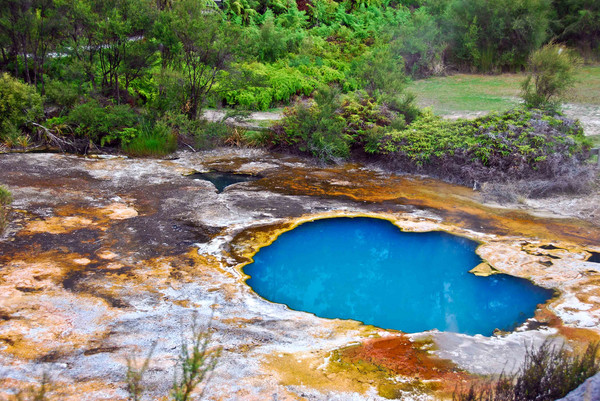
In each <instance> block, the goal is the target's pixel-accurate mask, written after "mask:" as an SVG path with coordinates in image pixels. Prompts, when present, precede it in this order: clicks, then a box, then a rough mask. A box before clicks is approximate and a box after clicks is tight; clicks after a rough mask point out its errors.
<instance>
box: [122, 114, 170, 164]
mask: <svg viewBox="0 0 600 401" xmlns="http://www.w3.org/2000/svg"><path fill="white" fill-rule="evenodd" d="M125 132H126V133H125ZM121 134H122V135H121V147H122V148H123V150H124V151H125V152H126V153H127V154H129V155H131V156H164V155H167V154H169V153H172V152H174V151H175V150H176V149H177V137H176V136H175V135H173V133H172V132H171V129H170V128H169V127H168V126H167V125H166V123H165V122H164V121H157V122H156V123H155V124H154V125H152V124H149V123H146V124H142V125H141V126H139V127H137V128H125V129H124V130H123V131H122V132H121Z"/></svg>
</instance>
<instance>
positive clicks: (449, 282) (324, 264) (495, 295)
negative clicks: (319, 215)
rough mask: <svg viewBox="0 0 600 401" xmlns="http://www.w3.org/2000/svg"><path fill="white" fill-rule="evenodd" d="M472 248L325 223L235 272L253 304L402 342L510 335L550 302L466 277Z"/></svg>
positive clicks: (431, 237)
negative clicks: (405, 336)
mask: <svg viewBox="0 0 600 401" xmlns="http://www.w3.org/2000/svg"><path fill="white" fill-rule="evenodd" d="M476 247H477V243H476V242H474V241H471V240H468V239H465V238H461V237H457V236H454V235H450V234H447V233H443V232H428V233H406V232H402V231H400V230H399V229H398V228H397V227H396V226H394V225H393V224H392V223H390V222H388V221H385V220H378V219H370V218H336V219H325V220H318V221H314V222H310V223H306V224H303V225H301V226H299V227H297V228H296V229H294V230H292V231H289V232H286V233H284V234H282V235H281V236H280V237H279V238H278V239H277V240H276V241H275V242H274V243H273V244H272V245H270V246H268V247H265V248H263V249H261V250H260V251H259V252H258V253H257V254H256V255H255V256H254V263H252V264H249V265H247V266H246V267H244V272H245V273H246V274H247V275H249V276H251V278H250V279H248V280H247V283H248V284H249V285H250V286H251V287H252V288H253V289H254V290H255V291H256V293H257V294H259V295H260V296H262V297H264V298H266V299H268V300H270V301H273V302H277V303H283V304H286V305H288V306H289V307H290V308H292V309H296V310H301V311H306V312H311V313H314V314H316V315H317V316H320V317H325V318H341V319H354V320H359V321H361V322H363V323H365V324H372V325H374V326H378V327H382V328H386V329H397V330H401V331H404V332H420V331H425V330H429V329H434V328H437V329H439V330H441V331H453V332H460V333H466V334H483V335H491V334H492V333H493V331H494V329H496V328H499V329H502V330H512V329H514V328H515V327H516V326H518V325H519V324H521V323H523V322H524V321H525V320H526V319H527V318H529V317H531V316H533V313H534V310H535V308H536V305H537V304H539V303H544V302H545V301H546V300H547V299H549V298H550V297H551V296H552V293H553V292H552V291H551V290H547V289H544V288H540V287H537V286H535V285H533V284H532V283H530V282H529V281H527V280H524V279H520V278H516V277H512V276H508V275H493V276H490V277H477V276H475V275H473V274H470V273H468V271H469V270H470V269H472V268H473V267H475V266H476V265H477V264H479V263H480V262H481V259H480V258H479V256H477V255H476V254H475V252H474V251H475V248H476Z"/></svg>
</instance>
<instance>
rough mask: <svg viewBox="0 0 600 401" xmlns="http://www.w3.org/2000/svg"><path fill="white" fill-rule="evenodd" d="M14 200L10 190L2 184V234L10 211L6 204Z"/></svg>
mask: <svg viewBox="0 0 600 401" xmlns="http://www.w3.org/2000/svg"><path fill="white" fill-rule="evenodd" d="M11 202H12V196H11V194H10V192H9V191H8V190H7V189H6V188H4V187H3V186H1V185H0V235H1V234H3V233H4V230H5V229H6V226H7V224H8V211H7V210H6V206H8V205H9V204H10V203H11Z"/></svg>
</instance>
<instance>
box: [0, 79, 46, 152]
mask: <svg viewBox="0 0 600 401" xmlns="http://www.w3.org/2000/svg"><path fill="white" fill-rule="evenodd" d="M41 116H42V98H41V96H40V95H39V94H38V93H37V92H36V90H35V88H34V87H33V86H30V85H27V84H24V83H22V82H19V81H18V80H16V79H14V78H12V77H11V76H10V75H8V74H6V73H5V74H2V75H0V142H5V143H8V144H9V145H10V144H17V143H18V142H19V138H20V137H22V135H23V134H22V132H23V130H28V129H29V128H30V127H28V124H30V123H31V122H35V121H36V120H38V119H39V118H40V117H41Z"/></svg>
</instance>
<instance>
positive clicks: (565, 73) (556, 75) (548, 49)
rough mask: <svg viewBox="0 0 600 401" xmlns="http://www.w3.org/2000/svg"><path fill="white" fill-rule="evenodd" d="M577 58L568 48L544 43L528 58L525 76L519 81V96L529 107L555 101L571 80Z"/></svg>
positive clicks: (572, 80) (570, 83) (573, 79)
mask: <svg viewBox="0 0 600 401" xmlns="http://www.w3.org/2000/svg"><path fill="white" fill-rule="evenodd" d="M578 63H579V58H578V57H577V56H576V55H575V54H574V52H573V51H572V50H570V49H566V48H564V47H562V46H559V45H555V44H548V45H546V46H544V47H542V48H541V49H538V50H536V51H535V52H533V54H532V55H531V57H530V58H529V64H528V72H529V74H528V75H527V78H526V79H525V81H524V82H523V83H522V89H523V95H522V96H523V100H524V101H525V104H527V105H528V106H529V107H547V106H553V105H556V103H557V102H558V100H559V99H560V96H561V95H562V94H563V93H564V92H565V90H567V89H568V88H569V87H571V86H573V84H574V83H575V77H574V74H575V68H576V66H577V64H578Z"/></svg>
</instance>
